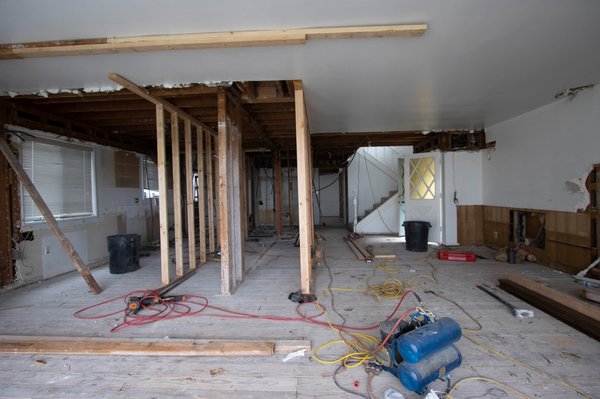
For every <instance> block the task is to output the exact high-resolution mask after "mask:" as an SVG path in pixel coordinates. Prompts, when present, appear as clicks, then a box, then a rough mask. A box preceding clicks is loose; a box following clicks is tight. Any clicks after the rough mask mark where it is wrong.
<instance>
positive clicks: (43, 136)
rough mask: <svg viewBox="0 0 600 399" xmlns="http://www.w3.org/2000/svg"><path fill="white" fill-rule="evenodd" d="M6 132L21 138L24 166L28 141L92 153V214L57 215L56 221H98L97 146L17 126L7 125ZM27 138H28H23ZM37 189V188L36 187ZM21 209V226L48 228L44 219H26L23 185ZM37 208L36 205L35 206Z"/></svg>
mask: <svg viewBox="0 0 600 399" xmlns="http://www.w3.org/2000/svg"><path fill="white" fill-rule="evenodd" d="M5 126H6V130H7V132H9V133H13V134H15V135H16V136H17V137H19V139H20V140H19V148H20V151H19V161H20V162H21V165H22V164H23V162H22V161H23V144H24V143H25V142H27V141H35V142H38V143H43V144H47V145H52V146H56V147H62V148H75V149H81V150H82V151H90V184H91V198H90V199H91V201H92V212H91V213H89V214H83V215H73V216H62V217H58V216H56V215H55V218H56V221H57V222H58V223H59V225H67V226H68V225H77V224H81V223H87V222H90V221H93V220H97V219H98V218H99V217H98V193H97V184H98V179H97V162H98V159H97V156H98V151H97V148H96V146H95V145H94V144H93V143H88V142H84V141H81V140H76V139H71V138H66V137H61V136H57V135H53V134H51V133H47V132H42V131H38V130H32V129H27V128H24V127H21V126H16V125H5ZM23 136H26V137H23ZM36 188H37V187H36ZM19 197H20V207H21V217H20V222H21V226H23V227H27V228H28V229H32V230H36V229H43V228H47V226H48V223H47V222H46V220H45V219H44V218H43V217H42V218H41V219H40V220H27V219H25V213H24V211H23V209H24V202H25V188H24V187H23V184H22V183H21V184H20V194H19ZM33 206H34V207H35V203H34V204H33Z"/></svg>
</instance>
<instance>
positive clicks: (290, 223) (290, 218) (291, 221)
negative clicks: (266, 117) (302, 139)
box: [287, 149, 294, 229]
mask: <svg viewBox="0 0 600 399" xmlns="http://www.w3.org/2000/svg"><path fill="white" fill-rule="evenodd" d="M291 163H292V160H291V157H290V150H289V149H288V150H287V177H288V228H290V229H291V228H292V226H293V225H294V212H292V193H293V191H292V165H291Z"/></svg>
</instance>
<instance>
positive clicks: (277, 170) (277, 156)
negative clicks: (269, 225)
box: [273, 150, 283, 237]
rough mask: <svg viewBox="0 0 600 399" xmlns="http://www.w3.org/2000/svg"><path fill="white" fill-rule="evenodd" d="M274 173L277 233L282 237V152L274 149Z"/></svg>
mask: <svg viewBox="0 0 600 399" xmlns="http://www.w3.org/2000/svg"><path fill="white" fill-rule="evenodd" d="M273 174H274V175H275V188H274V191H275V192H274V196H275V235H276V236H277V237H281V233H282V230H283V209H282V207H283V203H282V200H281V152H280V151H279V150H275V151H273Z"/></svg>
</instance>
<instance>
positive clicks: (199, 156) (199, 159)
mask: <svg viewBox="0 0 600 399" xmlns="http://www.w3.org/2000/svg"><path fill="white" fill-rule="evenodd" d="M202 134H203V132H202V128H201V127H200V126H197V133H196V146H197V148H196V163H197V165H198V235H199V236H200V240H199V246H200V263H206V222H205V220H204V219H205V209H204V208H205V202H204V137H203V136H202ZM207 134H208V135H210V132H207Z"/></svg>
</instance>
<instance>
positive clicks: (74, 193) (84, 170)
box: [21, 138, 96, 223]
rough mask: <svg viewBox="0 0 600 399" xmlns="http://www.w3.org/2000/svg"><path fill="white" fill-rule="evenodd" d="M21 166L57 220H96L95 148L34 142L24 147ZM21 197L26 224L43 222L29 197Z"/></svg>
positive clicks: (27, 141) (37, 140) (25, 192)
mask: <svg viewBox="0 0 600 399" xmlns="http://www.w3.org/2000/svg"><path fill="white" fill-rule="evenodd" d="M21 163H22V165H23V168H24V169H25V171H26V172H27V174H28V175H29V177H30V178H31V180H32V181H33V184H35V186H36V188H37V189H38V191H39V192H40V195H41V196H42V198H43V199H44V201H45V202H46V204H47V205H48V207H49V208H50V210H51V211H52V214H53V215H54V217H56V218H57V219H69V218H80V217H86V216H95V210H96V206H95V195H94V193H95V189H94V184H95V179H94V150H93V149H92V148H89V147H83V146H78V145H73V144H69V143H59V142H55V141H51V140H44V139H37V138H35V139H31V140H26V141H24V142H23V143H22V146H21ZM22 193H23V197H22V202H23V204H22V213H23V221H24V222H25V223H33V222H41V221H43V220H44V218H43V216H42V215H41V213H40V211H39V210H38V208H37V207H36V206H35V204H34V203H33V200H32V199H31V197H30V196H29V193H28V192H27V191H26V190H22Z"/></svg>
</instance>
